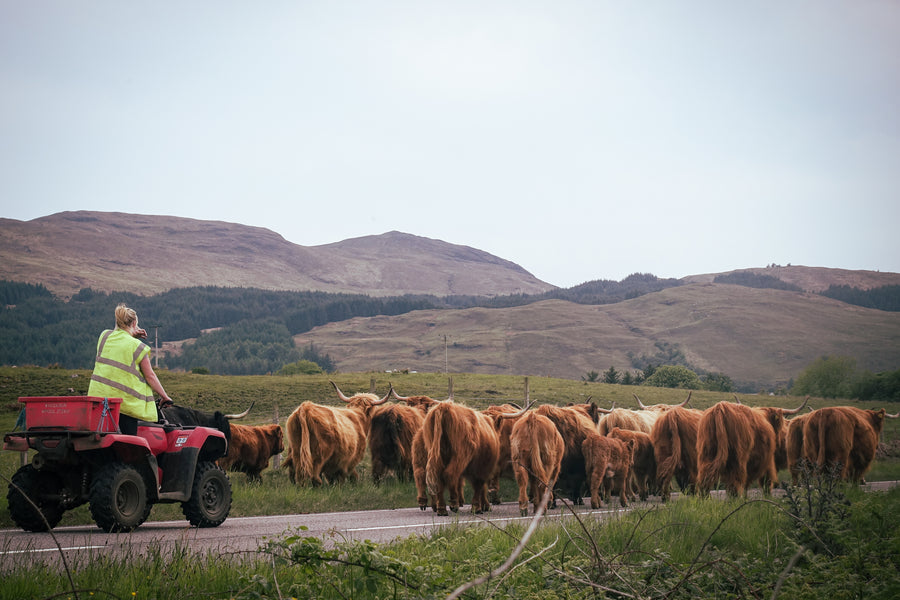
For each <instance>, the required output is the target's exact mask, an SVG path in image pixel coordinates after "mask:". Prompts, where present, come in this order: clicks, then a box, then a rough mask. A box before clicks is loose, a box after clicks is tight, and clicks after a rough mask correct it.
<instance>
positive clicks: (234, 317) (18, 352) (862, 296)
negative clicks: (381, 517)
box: [0, 273, 900, 377]
mask: <svg viewBox="0 0 900 600" xmlns="http://www.w3.org/2000/svg"><path fill="white" fill-rule="evenodd" d="M733 275H738V277H734V276H727V277H726V278H725V279H722V282H723V283H738V284H740V285H750V286H753V287H778V283H776V282H778V281H780V280H777V279H776V278H774V277H770V276H752V277H748V276H744V275H743V274H733ZM751 275H752V274H751ZM722 277H724V276H722ZM716 280H717V281H719V280H720V278H717V279H716ZM773 280H774V281H773ZM782 283H783V282H782ZM677 285H681V282H679V281H678V280H675V279H660V278H657V277H656V276H654V275H652V274H647V273H634V274H632V275H629V276H628V277H626V278H625V279H623V280H622V281H618V282H616V281H610V280H597V281H590V282H586V283H583V284H580V285H577V286H574V287H572V288H568V289H556V290H552V291H549V292H546V293H543V294H534V295H528V294H513V295H509V296H500V297H481V296H446V297H437V296H431V295H404V296H393V297H370V296H366V295H363V294H334V293H326V292H285V291H271V290H261V289H255V288H225V287H216V286H201V287H192V288H177V289H172V290H169V291H166V292H163V293H160V294H157V295H154V296H139V295H137V294H132V293H129V292H111V293H110V292H101V291H96V290H92V289H91V288H84V289H82V290H80V291H79V292H78V293H76V294H75V295H74V296H72V298H71V299H69V300H68V301H65V300H62V299H60V298H57V297H55V296H54V295H53V294H52V293H51V292H50V291H49V290H47V288H45V287H44V286H43V285H39V284H28V283H22V282H14V281H0V300H2V303H0V306H2V310H0V364H3V365H22V364H32V365H38V366H54V365H56V366H60V367H64V368H69V369H88V368H91V367H92V366H93V360H94V353H95V350H96V347H95V346H96V341H97V338H98V336H99V334H100V332H101V331H103V330H104V329H109V328H112V327H114V326H115V320H114V316H113V314H114V313H113V308H114V307H115V305H116V304H118V303H120V302H124V303H125V304H128V305H129V306H131V307H132V308H134V309H135V310H136V311H137V312H138V315H139V316H140V318H141V321H140V324H141V326H142V327H143V328H144V329H146V330H147V331H148V334H149V336H150V338H149V340H148V341H149V342H150V343H151V344H152V343H153V342H154V341H155V340H156V337H157V335H158V339H159V341H160V342H162V341H177V340H185V339H192V338H196V340H197V341H196V342H194V343H192V344H185V346H184V353H183V354H182V355H181V356H179V357H174V356H173V357H167V358H165V359H163V366H164V367H168V368H173V369H185V370H192V369H195V368H202V369H206V370H208V371H209V372H211V373H216V374H223V375H237V374H263V373H270V372H276V371H278V370H279V369H280V368H281V367H283V366H284V365H288V364H291V363H295V362H297V361H303V360H308V361H311V362H314V363H316V364H318V365H319V366H320V367H322V368H323V369H325V370H328V369H329V368H333V364H331V359H330V357H328V356H327V355H322V354H320V353H319V352H317V351H316V350H315V349H313V348H296V347H295V346H294V343H293V338H292V336H294V335H297V334H300V333H304V332H307V331H309V330H311V329H312V328H314V327H317V326H320V325H325V324H327V323H331V322H337V321H344V320H347V319H350V318H353V317H372V316H378V315H387V316H391V315H400V314H405V313H407V312H410V311H413V310H424V309H459V308H471V307H486V308H501V307H512V306H521V305H525V304H529V303H532V302H538V301H541V300H546V299H551V298H554V299H564V300H568V301H571V302H577V303H580V304H610V303H615V302H621V301H623V300H627V299H631V298H636V297H638V296H641V295H644V294H648V293H651V292H655V291H660V290H662V289H666V288H668V287H674V286H677ZM781 289H790V288H783V287H782V288H781ZM829 293H831V294H836V295H840V297H838V298H837V299H840V300H843V301H846V302H851V303H854V304H860V305H863V306H866V305H869V306H871V307H873V308H881V309H882V310H900V286H885V287H883V288H876V289H873V290H857V289H855V288H851V289H849V290H847V289H843V288H830V289H829V291H828V292H826V295H828V294H829ZM832 297H837V296H832ZM866 303H868V304H866ZM209 330H217V331H215V332H214V333H207V334H204V335H201V333H202V332H203V331H209ZM631 358H632V366H633V367H634V368H636V369H639V370H643V369H644V368H645V367H646V366H647V365H648V364H651V363H652V364H656V365H661V364H672V365H678V364H681V365H683V366H689V365H686V364H685V361H684V357H683V354H680V353H679V350H678V349H677V348H669V347H666V348H659V352H658V353H657V355H656V356H654V357H631ZM623 377H624V375H623Z"/></svg>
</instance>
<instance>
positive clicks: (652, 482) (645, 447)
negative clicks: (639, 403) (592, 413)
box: [607, 427, 656, 500]
mask: <svg viewBox="0 0 900 600" xmlns="http://www.w3.org/2000/svg"><path fill="white" fill-rule="evenodd" d="M607 437H611V438H613V439H616V440H620V441H622V442H627V441H628V440H631V441H633V442H634V457H633V461H634V462H633V463H632V465H631V477H630V478H629V480H628V497H629V498H631V499H632V500H634V498H635V495H637V497H639V498H640V499H641V500H646V499H647V498H648V497H649V496H650V493H651V491H653V490H655V489H656V456H655V455H654V453H653V442H652V441H651V440H650V436H649V435H647V434H646V433H644V432H642V431H628V430H626V429H619V428H618V427H614V428H613V430H612V431H610V432H609V435H608V436H607Z"/></svg>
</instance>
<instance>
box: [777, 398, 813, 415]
mask: <svg viewBox="0 0 900 600" xmlns="http://www.w3.org/2000/svg"><path fill="white" fill-rule="evenodd" d="M807 402H809V396H807V397H806V399H805V400H803V404H801V405H800V406H798V407H797V408H784V409H782V410H781V412H782V413H784V414H786V415H796V414H797V413H798V412H800V411H801V410H802V409H803V407H804V406H806V403H807Z"/></svg>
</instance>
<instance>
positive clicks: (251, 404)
mask: <svg viewBox="0 0 900 600" xmlns="http://www.w3.org/2000/svg"><path fill="white" fill-rule="evenodd" d="M254 404H256V400H254V401H253V402H251V403H250V406H248V407H247V410H245V411H244V412H242V413H237V414H235V415H225V418H226V419H228V420H231V419H243V418H244V417H246V416H247V415H248V414H249V413H250V409H251V408H253V405H254Z"/></svg>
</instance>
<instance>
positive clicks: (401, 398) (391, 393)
mask: <svg viewBox="0 0 900 600" xmlns="http://www.w3.org/2000/svg"><path fill="white" fill-rule="evenodd" d="M388 395H390V396H393V397H394V400H399V401H400V402H407V401H408V400H409V396H401V395H399V394H398V393H397V392H396V390H394V384H393V383H392V384H391V391H390V392H388Z"/></svg>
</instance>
